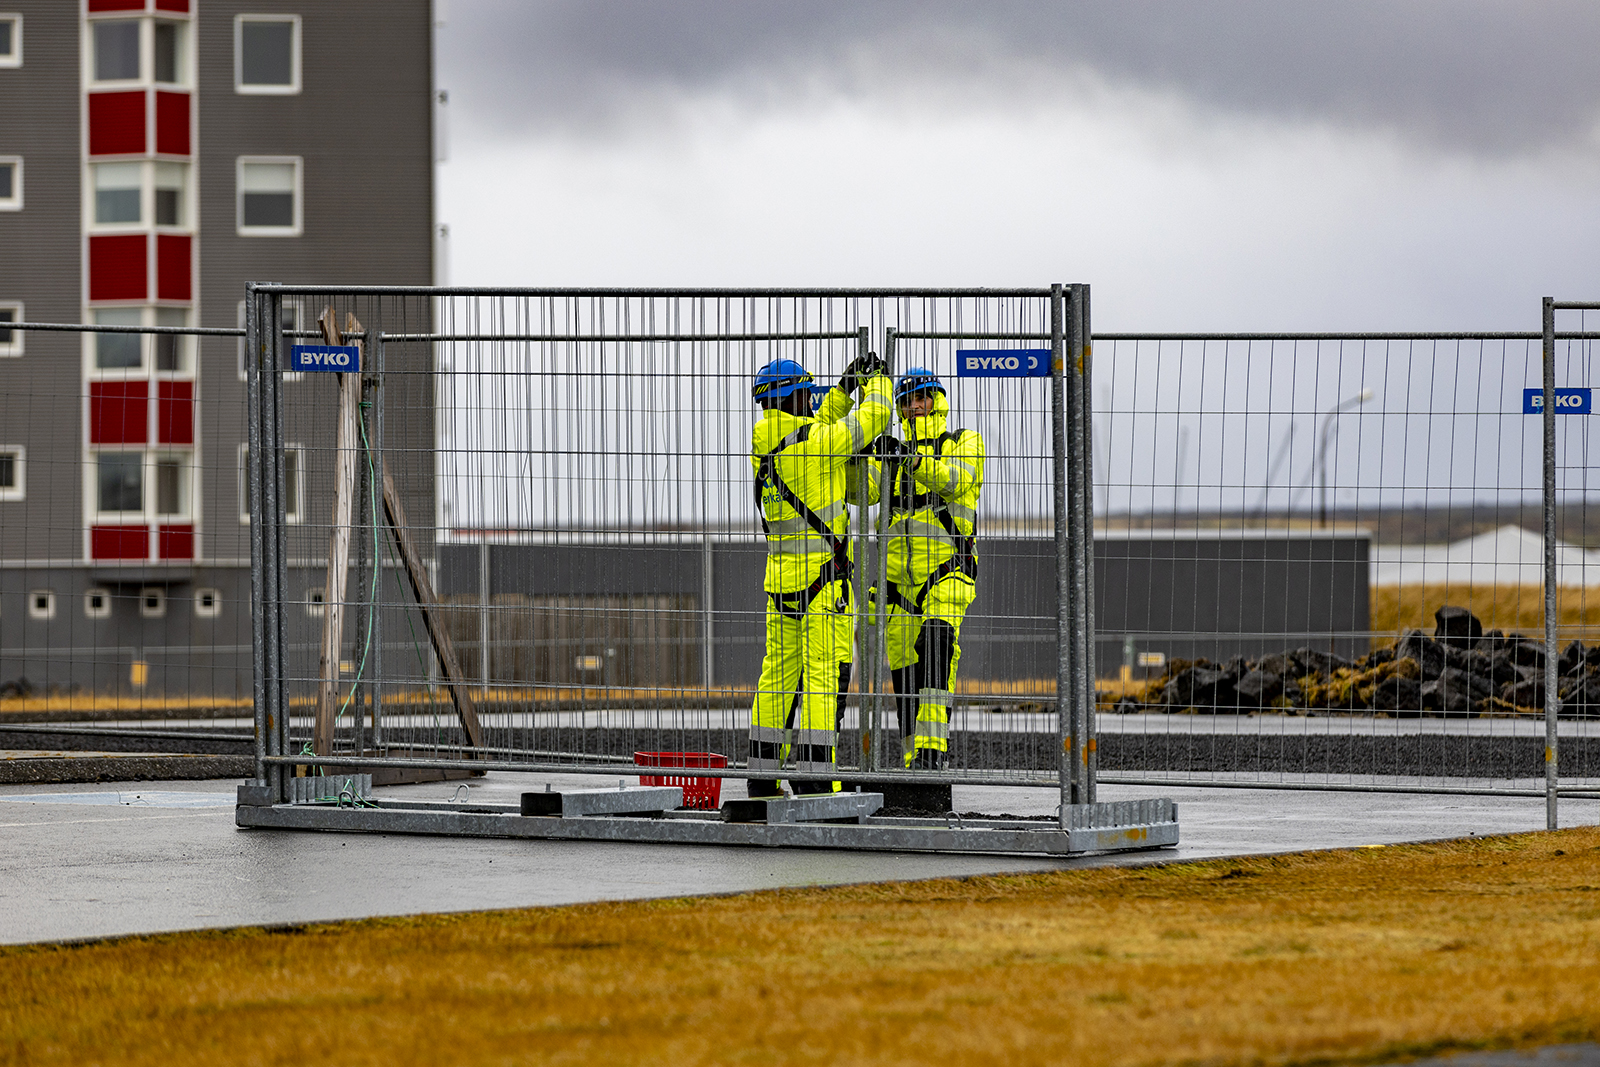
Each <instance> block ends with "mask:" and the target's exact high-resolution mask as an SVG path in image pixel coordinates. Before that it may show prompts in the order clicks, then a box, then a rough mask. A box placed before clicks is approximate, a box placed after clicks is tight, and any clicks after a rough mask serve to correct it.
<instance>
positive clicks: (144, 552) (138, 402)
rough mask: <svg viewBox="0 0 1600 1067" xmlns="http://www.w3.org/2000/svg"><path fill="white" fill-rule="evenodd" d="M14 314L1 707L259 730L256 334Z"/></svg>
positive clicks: (3, 437) (1, 529)
mask: <svg viewBox="0 0 1600 1067" xmlns="http://www.w3.org/2000/svg"><path fill="white" fill-rule="evenodd" d="M174 314H176V315H177V317H178V318H179V319H180V320H181V317H182V315H181V313H172V312H169V311H167V310H166V309H161V310H151V309H138V308H133V309H114V310H112V311H101V312H98V313H97V319H98V320H99V321H97V323H96V324H95V325H92V326H85V325H73V324H39V323H27V322H12V321H7V322H6V323H5V325H4V328H0V356H4V357H6V358H4V359H0V406H3V408H4V410H5V413H6V414H5V416H4V419H3V420H0V715H3V716H4V718H5V719H6V720H7V721H9V722H18V721H22V722H27V721H30V720H50V721H54V722H84V721H94V722H98V723H99V724H101V725H102V726H107V725H109V726H112V727H115V726H119V725H120V726H130V725H131V726H139V725H143V726H146V727H152V728H153V727H157V726H159V727H161V728H163V729H168V730H171V729H179V728H181V727H183V726H184V725H185V724H187V723H204V724H205V725H206V726H207V727H208V729H213V730H214V729H215V728H217V727H218V726H225V725H227V724H228V723H229V722H230V720H231V722H232V724H233V725H234V726H236V727H238V728H239V729H240V730H242V731H246V732H247V731H248V730H249V728H250V724H251V721H252V711H251V703H252V677H251V654H250V651H251V617H250V600H249V568H250V551H249V541H248V535H247V532H246V531H247V528H246V526H245V525H243V524H242V517H241V515H240V514H239V500H240V492H241V491H242V489H243V488H244V479H243V471H242V467H241V464H240V457H239V454H238V452H237V449H236V447H235V441H234V439H233V437H232V436H231V430H230V429H229V428H230V427H239V426H242V425H243V423H244V419H245V387H244V379H243V374H242V367H243V364H242V361H240V360H239V359H238V358H237V357H236V354H235V353H236V350H237V349H238V348H239V346H240V343H241V340H242V336H243V331H242V330H237V329H234V330H230V329H200V328H195V327H185V326H171V325H163V322H164V321H166V320H168V319H170V318H172V317H173V315H174Z"/></svg>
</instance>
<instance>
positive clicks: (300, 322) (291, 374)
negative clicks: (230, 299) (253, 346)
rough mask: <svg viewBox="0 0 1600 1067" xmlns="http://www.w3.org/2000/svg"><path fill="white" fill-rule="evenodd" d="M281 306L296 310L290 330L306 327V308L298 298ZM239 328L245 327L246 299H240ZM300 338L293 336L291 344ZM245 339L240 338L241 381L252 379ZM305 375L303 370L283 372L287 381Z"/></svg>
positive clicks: (293, 380) (292, 380)
mask: <svg viewBox="0 0 1600 1067" xmlns="http://www.w3.org/2000/svg"><path fill="white" fill-rule="evenodd" d="M281 306H282V307H285V308H288V309H289V310H290V311H292V312H294V323H293V325H291V326H290V327H289V329H290V330H292V331H294V332H296V333H298V332H299V331H300V330H302V329H304V328H305V315H304V314H303V313H304V311H305V308H304V307H303V306H302V305H301V303H300V302H299V301H298V300H292V299H289V300H285V301H284V302H283V304H282V305H281ZM239 329H241V330H242V329H244V301H243V300H241V301H239ZM299 340H300V338H298V337H296V338H291V339H290V342H289V343H290V344H294V343H296V342H298V341H299ZM245 341H246V338H243V337H241V338H239V346H238V347H239V380H240V381H241V382H247V381H249V380H250V371H249V370H248V369H247V368H246V367H245V365H244V346H245ZM284 360H285V362H287V361H288V353H284ZM303 377H305V375H304V373H303V372H301V371H294V370H286V371H284V372H283V380H284V381H286V382H298V381H299V380H300V379H301V378H303Z"/></svg>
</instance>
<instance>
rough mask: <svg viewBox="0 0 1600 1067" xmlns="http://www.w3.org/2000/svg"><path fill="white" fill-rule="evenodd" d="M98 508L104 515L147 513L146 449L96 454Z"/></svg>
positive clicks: (96, 497)
mask: <svg viewBox="0 0 1600 1067" xmlns="http://www.w3.org/2000/svg"><path fill="white" fill-rule="evenodd" d="M95 509H96V510H97V511H99V512H100V513H101V514H102V515H109V514H118V513H120V514H123V515H130V514H132V515H138V516H140V517H143V515H144V453H143V452H101V453H100V454H99V455H97V456H95Z"/></svg>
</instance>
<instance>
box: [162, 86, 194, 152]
mask: <svg viewBox="0 0 1600 1067" xmlns="http://www.w3.org/2000/svg"><path fill="white" fill-rule="evenodd" d="M156 151H157V152H160V153H162V154H163V155H169V156H186V155H188V154H189V94H188V93H163V92H157V93H156Z"/></svg>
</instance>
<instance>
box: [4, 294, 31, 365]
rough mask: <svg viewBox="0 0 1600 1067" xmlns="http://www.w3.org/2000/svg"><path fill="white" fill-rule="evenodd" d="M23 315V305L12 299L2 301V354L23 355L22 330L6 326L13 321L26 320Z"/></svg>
mask: <svg viewBox="0 0 1600 1067" xmlns="http://www.w3.org/2000/svg"><path fill="white" fill-rule="evenodd" d="M26 321H28V320H27V319H25V318H23V316H22V305H21V304H18V303H14V302H11V301H0V356H20V355H22V336H23V334H22V331H21V330H10V329H7V328H6V326H7V324H8V323H12V322H26Z"/></svg>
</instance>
